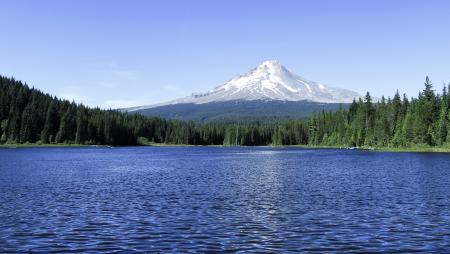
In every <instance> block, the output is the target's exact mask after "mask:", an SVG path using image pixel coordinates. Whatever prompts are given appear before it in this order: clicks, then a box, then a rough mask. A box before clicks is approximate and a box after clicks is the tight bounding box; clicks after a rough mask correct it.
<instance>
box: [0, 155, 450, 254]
mask: <svg viewBox="0 0 450 254" xmlns="http://www.w3.org/2000/svg"><path fill="white" fill-rule="evenodd" d="M25 251H31V252H51V251H55V252H57V251H69V252H76V251H77V252H89V251H90V252H151V251H153V252H226V251H229V252H236V251H241V252H250V251H259V252H260V251H267V252H298V251H319V252H333V251H334V252H350V251H355V252H367V251H388V252H394V251H403V252H412V251H422V252H427V253H429V252H440V253H443V252H446V253H449V252H450V155H449V154H425V153H422V154H420V153H377V152H362V151H348V150H310V149H293V148H292V149H287V148H285V149H283V148H219V147H142V148H112V149H111V148H24V149H0V252H1V253H7V252H25Z"/></svg>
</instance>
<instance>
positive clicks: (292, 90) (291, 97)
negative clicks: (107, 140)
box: [138, 60, 360, 108]
mask: <svg viewBox="0 0 450 254" xmlns="http://www.w3.org/2000/svg"><path fill="white" fill-rule="evenodd" d="M358 97H360V95H359V94H357V93H356V92H353V91H349V90H345V89H341V88H334V87H329V86H325V85H323V84H320V83H316V82H314V81H309V80H306V79H304V78H302V77H300V76H298V75H296V74H294V73H292V72H290V71H289V70H288V69H286V68H285V67H284V66H283V65H282V64H281V63H280V62H279V61H277V60H267V61H264V62H262V63H261V64H260V65H258V66H257V67H256V68H254V69H252V70H250V71H249V72H247V73H245V74H243V75H239V76H236V77H234V78H233V79H231V80H229V81H228V82H226V83H225V84H223V85H221V86H218V87H216V88H214V89H213V90H211V91H209V92H206V93H200V94H192V95H191V96H188V97H185V98H181V99H178V100H174V101H170V102H167V103H163V104H158V105H153V106H161V105H170V104H179V103H194V104H202V103H209V102H223V101H234V100H244V101H255V100H277V101H312V102H321V103H350V102H352V101H353V99H354V98H358ZM144 107H148V106H144ZM138 108H143V107H138Z"/></svg>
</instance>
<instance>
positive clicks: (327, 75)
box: [0, 0, 450, 108]
mask: <svg viewBox="0 0 450 254" xmlns="http://www.w3.org/2000/svg"><path fill="white" fill-rule="evenodd" d="M0 10H1V15H0V28H1V36H0V74H2V75H6V76H14V77H16V78H17V79H20V80H23V81H26V82H27V83H28V84H30V85H32V86H35V87H37V88H39V89H41V90H43V91H45V92H49V93H51V94H54V95H58V96H61V97H64V98H69V99H75V100H76V101H78V102H83V103H86V104H88V105H91V106H97V105H98V106H100V107H103V108H107V107H127V106H135V105H142V104H152V103H157V102H162V101H166V100H170V99H174V98H178V97H181V96H185V95H189V94H190V93H191V92H201V91H207V90H210V89H211V88H213V87H215V86H217V85H221V84H223V83H224V82H225V81H227V80H228V79H230V78H232V77H233V76H235V75H237V74H241V73H244V72H246V71H248V70H249V69H251V68H253V67H255V66H256V65H258V64H259V63H260V62H262V61H264V60H267V59H277V60H279V61H280V62H281V63H283V64H284V65H285V66H286V67H287V68H288V69H289V70H291V71H293V72H295V73H297V74H299V75H301V76H303V77H305V78H307V79H310V80H314V81H317V82H321V83H324V84H327V85H331V86H337V87H342V88H348V89H352V90H355V91H357V92H360V93H361V94H362V93H365V91H367V90H368V91H370V92H371V93H372V94H374V95H376V96H381V95H382V94H385V95H392V94H393V93H394V92H395V90H396V89H397V88H398V89H399V90H400V91H401V92H406V93H407V94H408V95H409V96H416V94H417V92H418V91H419V90H421V89H422V84H423V81H424V79H425V76H426V75H430V77H431V79H432V81H433V82H434V83H435V86H436V89H437V90H441V88H442V84H443V82H450V18H449V15H448V13H449V11H450V1H445V0H443V1H433V0H423V1H414V0H388V1H383V0H373V1H370V0H367V1H359V0H358V1H356V0H355V1H345V0H340V1H332V0H329V1H323V0H318V1H312V0H311V1H263V0H258V1H256V0H255V1H251V0H248V1H230V0H227V1H220V2H219V1H194V0H193V1H170V0H168V1H136V0H130V1H99V0H72V1H45V0H40V1H21V0H11V1H8V0H6V1H5V0H0Z"/></svg>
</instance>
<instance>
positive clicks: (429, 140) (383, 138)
mask: <svg viewBox="0 0 450 254" xmlns="http://www.w3.org/2000/svg"><path fill="white" fill-rule="evenodd" d="M424 85H425V87H424V89H423V91H421V92H420V93H419V94H418V96H417V98H408V97H407V96H406V95H402V96H401V95H400V93H399V92H397V93H396V94H395V95H394V96H393V97H392V98H390V97H388V98H385V97H382V98H380V99H376V101H374V99H373V98H372V97H371V95H370V94H369V93H367V94H366V96H365V97H364V98H359V99H358V100H355V101H353V103H352V104H351V105H350V107H348V108H343V107H342V108H340V109H338V110H337V111H334V112H325V111H323V112H321V113H317V114H315V115H313V116H312V117H309V118H307V119H298V120H289V121H284V122H277V123H264V124H262V123H239V122H236V123H220V122H212V123H203V124H201V123H196V122H192V121H178V120H169V119H162V118H159V117H147V116H143V115H140V114H128V113H126V112H120V111H117V110H103V109H100V108H89V107H86V106H84V105H82V104H77V103H75V102H70V101H68V100H62V99H58V98H56V97H54V96H51V95H50V94H46V93H44V92H41V91H40V90H38V89H35V88H32V87H31V88H30V87H29V86H28V85H27V84H26V83H23V82H21V81H18V80H15V79H14V78H9V77H3V76H0V127H1V128H0V134H1V137H0V143H2V144H82V145H113V146H125V145H148V144H155V143H161V144H186V145H243V146H255V145H258V146H263V145H310V146H340V147H355V146H357V147H413V146H431V147H433V146H436V147H439V146H444V145H447V144H448V143H449V141H450V134H449V131H450V122H449V120H450V115H449V109H450V96H449V93H448V89H449V88H450V87H447V86H446V85H444V86H443V90H442V92H441V93H436V92H435V91H434V89H433V84H432V82H431V81H430V79H429V78H428V77H426V80H425V83H424ZM299 110H300V109H299Z"/></svg>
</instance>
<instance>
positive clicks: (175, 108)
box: [133, 100, 350, 123]
mask: <svg viewBox="0 0 450 254" xmlns="http://www.w3.org/2000/svg"><path fill="white" fill-rule="evenodd" d="M349 105H350V104H347V103H318V102H310V101H279V100H252V101H243V100H236V101H224V102H210V103H203V104H194V103H184V104H173V105H164V106H159V107H154V108H146V109H138V110H136V111H133V112H138V113H141V114H143V115H146V116H158V117H163V118H170V119H177V120H192V121H196V122H227V123H231V122H246V123H251V122H260V123H271V122H279V121H284V120H289V119H302V118H306V117H309V116H311V115H313V114H314V113H317V112H321V111H326V112H334V111H337V110H338V109H339V108H348V107H349Z"/></svg>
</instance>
